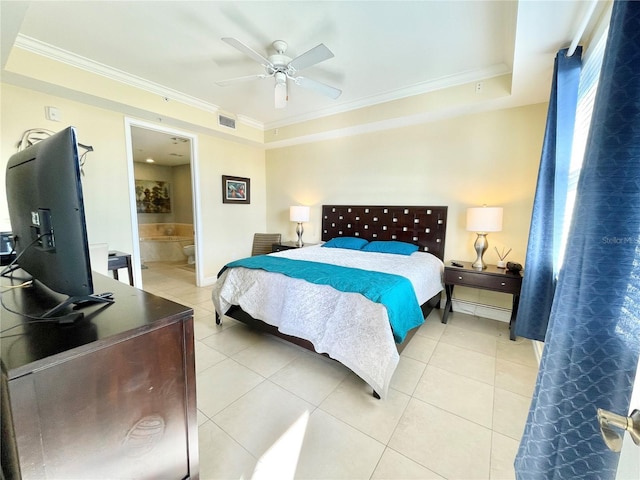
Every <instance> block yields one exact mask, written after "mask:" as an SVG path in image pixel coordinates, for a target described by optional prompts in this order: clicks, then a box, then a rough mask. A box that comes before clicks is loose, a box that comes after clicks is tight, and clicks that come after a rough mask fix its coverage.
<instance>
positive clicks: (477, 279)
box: [444, 268, 522, 293]
mask: <svg viewBox="0 0 640 480" xmlns="http://www.w3.org/2000/svg"><path fill="white" fill-rule="evenodd" d="M444 283H445V284H450V285H464V286H468V287H474V288H483V289H486V290H494V291H496V292H505V293H519V292H520V286H521V285H522V277H520V276H515V275H513V276H511V275H509V274H504V275H487V274H486V273H481V272H478V273H476V272H469V271H465V270H453V269H449V268H447V269H445V272H444Z"/></svg>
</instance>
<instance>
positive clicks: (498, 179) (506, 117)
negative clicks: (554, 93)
mask: <svg viewBox="0 0 640 480" xmlns="http://www.w3.org/2000/svg"><path fill="white" fill-rule="evenodd" d="M0 93H1V101H2V104H1V105H2V118H1V120H2V121H1V123H0V129H1V134H2V137H1V138H2V145H1V154H2V158H1V159H0V172H1V173H0V178H1V179H2V183H1V185H2V186H1V187H0V188H2V191H1V192H2V199H1V200H0V225H2V224H4V225H5V228H6V224H7V222H8V221H7V213H6V201H5V193H4V165H5V163H6V161H7V159H8V158H9V156H10V155H11V154H12V153H13V152H15V143H16V142H17V140H18V139H19V138H20V137H21V136H22V133H23V132H24V131H25V130H27V129H29V128H35V127H42V128H48V129H51V130H55V131H57V130H60V129H62V128H63V127H65V126H67V125H74V126H76V127H77V129H78V136H79V139H80V141H81V142H82V143H85V144H90V145H92V146H93V147H94V149H95V151H94V152H92V153H90V154H89V155H88V157H87V163H86V166H85V176H84V179H83V182H84V187H85V203H86V205H85V206H86V212H87V225H88V231H89V232H88V233H89V240H90V242H91V243H108V244H109V245H110V248H114V249H118V250H123V251H133V248H132V247H133V238H134V237H133V235H132V231H131V223H132V219H131V212H132V211H134V209H133V208H132V206H131V205H130V201H129V184H128V180H127V179H128V163H127V162H128V161H127V151H126V148H127V147H126V141H125V128H126V127H125V116H124V114H123V113H121V112H116V111H111V110H106V109H101V108H98V107H94V106H90V105H87V104H83V103H80V102H75V101H72V100H66V99H64V98H61V97H57V96H52V95H48V94H43V93H39V92H37V91H33V90H27V89H23V88H18V87H14V86H12V85H7V84H2V85H1V91H0ZM45 106H55V107H57V108H58V109H59V110H60V112H61V114H62V118H63V121H62V122H59V123H58V122H51V121H47V120H45V117H44V108H45ZM545 115H546V106H545V105H542V104H541V105H533V106H526V107H520V108H513V109H507V110H498V111H491V112H485V113H477V114H472V115H466V116H460V117H457V118H451V119H445V120H440V121H434V122H429V123H423V124H421V125H415V126H410V127H404V128H398V129H393V130H387V131H380V132H376V133H370V134H360V135H356V136H351V137H345V138H339V139H334V140H327V141H321V142H315V143H309V144H304V145H298V146H291V147H283V148H277V149H272V150H267V151H266V154H265V151H264V149H263V148H261V147H257V146H251V145H247V144H245V143H238V142H235V141H233V140H228V139H223V138H219V137H217V136H211V135H207V134H202V133H199V134H196V133H194V135H195V136H196V138H197V152H196V159H195V170H196V172H195V173H196V174H197V175H198V180H197V183H196V185H195V188H194V194H195V201H196V204H197V207H198V209H199V219H200V225H199V231H200V239H201V240H200V245H199V246H198V247H199V249H198V251H199V252H201V256H202V259H201V260H202V262H201V268H200V271H199V274H200V278H201V280H202V283H203V284H210V283H212V282H213V281H215V277H216V274H217V272H218V271H219V269H220V268H221V267H222V265H224V264H225V263H226V262H228V261H230V260H233V259H237V258H240V257H243V256H246V255H248V254H249V252H250V249H251V239H252V236H253V233H254V232H257V231H270V232H281V233H282V234H283V236H284V238H285V239H287V240H292V239H294V238H295V232H294V228H295V226H294V225H293V224H291V222H289V221H288V208H289V206H290V205H295V204H305V205H310V206H312V215H311V220H310V222H309V223H308V224H306V225H305V235H304V238H305V240H307V241H318V240H319V239H320V206H321V205H322V204H325V203H354V204H357V203H370V204H390V205H394V204H396V205H397V204H412V205H420V204H426V205H429V204H430V205H447V206H448V207H449V222H448V230H447V240H446V245H445V252H446V257H447V259H461V260H472V259H473V258H474V252H473V248H472V244H473V241H474V238H475V235H474V234H473V233H470V232H466V231H465V227H464V223H465V210H466V208H467V207H469V206H477V205H482V204H484V203H486V204H488V205H500V206H503V207H504V209H505V210H504V230H503V231H502V232H498V233H492V234H490V235H489V242H490V245H491V247H490V250H489V251H488V252H487V255H486V260H487V261H489V262H491V263H495V261H496V260H497V256H496V254H495V252H494V251H493V246H498V247H499V248H502V247H503V246H505V247H509V248H512V249H513V251H512V253H511V254H510V255H509V257H508V260H512V261H520V262H521V263H524V257H525V251H526V244H527V236H528V229H529V219H530V214H531V205H532V201H533V193H534V189H535V181H536V177H537V168H538V163H539V157H540V148H541V144H542V135H543V131H544V120H545ZM164 127H170V125H167V124H166V123H165V124H164ZM192 133H193V132H192ZM222 175H234V176H241V177H249V178H250V179H251V204H250V205H228V204H222V198H221V197H222V186H221V176H222ZM460 290H461V291H459V292H458V295H459V296H460V297H461V298H462V297H464V298H467V299H469V300H470V301H478V302H480V303H486V304H492V305H499V306H505V307H508V306H509V297H508V296H506V295H502V294H493V293H490V292H481V291H476V290H469V291H464V290H463V289H460Z"/></svg>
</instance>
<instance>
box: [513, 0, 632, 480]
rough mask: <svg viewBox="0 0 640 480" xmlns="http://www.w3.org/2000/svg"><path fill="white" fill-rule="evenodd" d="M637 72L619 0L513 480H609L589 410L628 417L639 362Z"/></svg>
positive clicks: (610, 463)
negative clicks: (601, 409)
mask: <svg viewBox="0 0 640 480" xmlns="http://www.w3.org/2000/svg"><path fill="white" fill-rule="evenodd" d="M639 66H640V2H633V1H630V2H627V1H616V2H615V3H614V6H613V13H612V18H611V24H610V28H609V38H608V40H607V47H606V50H605V54H604V60H603V65H602V71H601V75H600V85H599V88H598V93H597V96H596V101H595V106H594V112H593V119H592V122H591V130H590V133H589V139H588V141H587V149H586V152H585V159H584V163H583V166H582V171H581V174H580V180H579V183H578V190H577V196H576V205H575V208H574V216H573V220H572V224H571V228H570V230H569V240H568V244H567V254H566V259H567V260H566V261H565V264H564V266H563V268H562V270H561V271H560V275H559V277H558V287H557V290H556V294H555V302H554V304H553V308H552V310H551V318H550V321H549V327H548V331H547V338H546V342H545V348H544V352H543V355H542V361H541V364H540V372H539V374H538V380H537V383H536V388H535V391H534V396H533V401H532V403H531V410H530V412H529V417H528V419H527V425H526V427H525V431H524V435H523V437H522V441H521V443H520V448H519V451H518V454H517V456H516V461H515V467H516V475H517V478H518V479H519V480H524V479H540V480H542V479H544V480H550V479H576V478H593V479H599V480H606V479H612V478H614V477H615V472H616V469H617V462H618V458H619V457H618V454H615V453H613V452H611V451H610V450H609V449H608V448H607V447H606V446H605V444H604V442H603V440H602V438H601V435H600V429H599V426H598V421H597V418H596V409H597V408H604V409H607V410H610V411H613V412H615V413H618V414H622V415H626V414H627V412H628V409H629V401H630V396H631V391H632V388H633V382H634V377H635V372H636V365H637V362H638V356H639V355H640V67H639ZM628 440H629V439H628V438H627V441H628Z"/></svg>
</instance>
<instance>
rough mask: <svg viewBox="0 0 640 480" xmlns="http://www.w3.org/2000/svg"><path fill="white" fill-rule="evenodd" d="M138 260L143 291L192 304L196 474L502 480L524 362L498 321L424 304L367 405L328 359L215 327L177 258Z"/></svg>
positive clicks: (523, 403)
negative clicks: (142, 265)
mask: <svg viewBox="0 0 640 480" xmlns="http://www.w3.org/2000/svg"><path fill="white" fill-rule="evenodd" d="M148 267H149V268H147V269H145V270H143V282H144V289H145V290H147V291H149V292H151V293H154V294H156V295H160V296H163V297H165V298H168V299H170V300H174V301H176V302H179V303H182V304H184V305H188V306H190V307H193V309H194V313H195V336H196V346H195V347H196V348H195V352H196V382H197V400H198V425H199V440H200V444H199V450H200V478H202V479H203V480H208V479H245V480H248V479H279V480H280V479H283V480H284V479H290V478H300V479H302V478H309V479H311V478H314V479H315V478H323V479H440V478H446V479H476V478H478V479H511V478H514V472H513V459H514V456H515V453H516V451H517V448H518V442H519V439H520V436H521V435H522V432H523V428H524V424H525V421H526V416H527V411H528V408H529V403H530V400H531V395H532V392H533V386H534V383H535V378H536V373H537V363H536V359H535V355H534V353H533V348H532V346H531V343H530V342H529V341H523V340H522V339H519V340H518V341H516V342H512V341H509V328H508V325H507V324H505V323H502V322H497V321H494V320H489V319H485V318H479V317H474V316H470V315H463V314H458V313H453V314H452V315H451V316H450V320H449V323H448V324H447V325H443V324H442V323H440V315H441V312H439V311H435V312H432V313H431V315H430V316H429V317H428V318H427V320H426V322H425V324H424V325H423V326H422V327H421V328H420V329H419V331H418V332H417V335H416V336H415V337H414V338H413V339H412V341H411V343H410V344H409V346H408V347H407V348H406V349H405V351H404V352H403V354H402V356H401V359H400V364H399V366H398V369H397V371H396V373H395V375H394V378H393V382H392V384H391V389H390V392H389V396H388V398H387V399H385V400H376V399H374V398H373V396H372V395H371V389H370V388H369V387H368V386H367V385H365V383H364V382H363V381H362V380H360V379H359V377H357V376H356V375H354V374H353V373H351V372H350V371H349V370H348V369H347V368H345V367H344V366H342V365H341V364H339V363H337V362H334V361H332V360H330V359H327V358H324V357H321V356H319V355H315V354H312V353H310V352H307V351H306V350H303V349H301V348H298V347H296V346H293V345H290V344H288V343H286V342H284V341H281V340H279V339H276V338H274V337H271V336H269V335H265V334H262V333H258V332H256V331H254V330H251V329H249V328H247V327H246V326H244V325H243V324H240V323H238V322H236V321H234V320H233V319H230V318H225V319H224V322H223V325H221V326H217V325H216V324H215V317H214V309H213V305H212V303H211V300H210V295H211V287H209V288H197V287H195V282H194V273H193V271H192V270H191V271H190V270H189V269H188V267H176V266H175V265H173V266H167V265H163V264H161V263H152V264H148Z"/></svg>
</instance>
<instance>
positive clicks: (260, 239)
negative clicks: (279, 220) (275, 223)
mask: <svg viewBox="0 0 640 480" xmlns="http://www.w3.org/2000/svg"><path fill="white" fill-rule="evenodd" d="M281 240H282V235H281V234H279V233H255V234H254V235H253V248H252V249H251V256H255V255H265V254H267V253H271V245H273V244H274V243H280V241H281Z"/></svg>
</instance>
